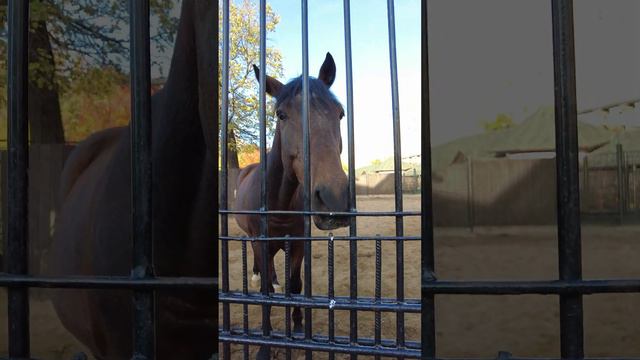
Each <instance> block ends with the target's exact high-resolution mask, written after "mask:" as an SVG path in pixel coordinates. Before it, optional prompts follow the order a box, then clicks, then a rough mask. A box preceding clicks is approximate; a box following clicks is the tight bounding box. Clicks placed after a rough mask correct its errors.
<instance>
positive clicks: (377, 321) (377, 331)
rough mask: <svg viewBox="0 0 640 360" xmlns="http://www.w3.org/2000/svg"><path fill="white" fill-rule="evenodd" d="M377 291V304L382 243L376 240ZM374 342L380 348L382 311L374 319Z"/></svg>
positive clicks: (380, 292) (380, 277) (379, 292)
mask: <svg viewBox="0 0 640 360" xmlns="http://www.w3.org/2000/svg"><path fill="white" fill-rule="evenodd" d="M375 272H376V274H375V289H374V297H375V300H376V303H379V302H380V300H381V298H382V241H380V240H379V239H376V270H375ZM373 328H374V340H375V345H376V346H380V345H381V342H382V316H381V313H380V310H376V313H375V319H374V324H373ZM375 360H380V356H379V355H376V357H375Z"/></svg>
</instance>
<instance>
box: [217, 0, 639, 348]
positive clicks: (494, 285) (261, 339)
mask: <svg viewBox="0 0 640 360" xmlns="http://www.w3.org/2000/svg"><path fill="white" fill-rule="evenodd" d="M349 3H350V1H349V0H344V22H345V44H346V63H347V98H348V99H347V105H348V112H347V114H348V117H347V121H348V130H349V133H348V143H349V146H348V149H349V189H350V196H351V201H350V210H351V211H349V212H347V213H345V214H343V215H347V216H350V217H351V219H352V220H351V226H350V231H349V235H348V236H345V237H342V238H340V239H339V240H345V241H349V244H350V249H349V250H350V269H351V270H350V271H351V273H350V275H351V276H350V279H351V282H350V296H349V297H347V298H336V297H335V296H333V288H332V287H331V286H332V281H333V280H332V277H331V275H329V277H330V280H329V291H328V292H329V294H327V295H322V296H318V295H312V294H311V293H310V289H311V286H310V284H309V282H310V280H311V277H310V272H311V270H312V266H311V256H310V255H311V248H310V242H311V241H314V242H323V241H328V243H327V248H328V250H327V251H328V254H329V255H328V257H329V262H330V265H329V269H330V271H329V274H332V265H331V261H332V260H331V259H332V258H333V256H334V254H333V241H335V240H338V239H336V238H334V237H330V238H328V239H327V238H326V237H311V236H310V229H309V228H310V225H309V216H310V215H312V214H316V212H313V211H310V209H309V206H308V205H309V203H308V201H307V202H305V205H306V206H305V209H304V211H302V212H299V213H298V215H300V216H304V217H305V219H306V221H305V225H306V226H305V234H304V236H301V237H297V238H283V239H273V238H268V236H267V232H266V217H267V216H269V215H274V214H277V213H280V212H276V211H267V210H266V209H268V208H267V206H266V202H265V201H266V200H265V198H264V191H263V193H262V195H263V198H262V199H263V204H262V205H263V206H262V209H261V210H257V211H255V212H252V213H256V214H260V215H261V216H262V219H263V226H262V228H261V236H259V237H256V238H251V239H249V238H246V237H234V236H229V234H228V229H229V228H228V215H230V214H233V213H234V212H233V211H230V210H229V209H228V206H227V205H228V203H227V199H226V198H225V199H223V200H222V201H221V208H220V216H221V219H222V226H223V227H222V229H223V231H222V232H221V234H220V237H219V238H220V241H221V248H222V257H221V261H222V288H221V290H220V292H219V300H220V302H222V304H223V319H222V326H221V328H220V336H219V340H220V341H221V343H222V345H221V346H222V348H223V357H224V358H225V359H231V351H230V346H231V344H240V345H241V346H243V347H244V352H243V358H245V359H247V358H248V357H249V351H248V350H247V349H248V347H249V346H250V345H253V346H263V347H274V348H284V349H285V351H286V357H287V358H288V359H289V358H291V350H292V349H301V350H304V351H305V355H306V358H307V359H311V358H312V356H313V354H314V352H324V353H328V354H329V357H330V358H334V357H335V354H336V353H346V354H350V355H351V358H352V359H354V358H357V357H358V355H374V356H376V357H380V356H387V357H396V358H422V359H436V358H438V357H437V337H436V329H437V322H436V318H435V310H436V309H435V301H434V300H435V297H436V296H438V295H444V294H447V295H477V296H481V295H522V294H540V295H556V296H558V299H559V303H560V323H559V326H560V338H561V349H560V355H561V358H562V359H583V358H584V325H583V321H584V320H583V319H584V316H583V305H582V300H583V296H584V295H589V294H599V293H638V292H640V279H628V280H617V279H610V280H583V278H582V258H581V256H582V251H581V214H580V185H579V184H580V171H579V161H578V160H579V159H578V136H577V131H578V130H577V109H576V85H575V54H574V29H573V1H571V0H551V9H552V27H553V31H552V36H553V64H554V89H555V124H556V165H555V166H556V180H557V181H556V190H557V200H556V201H557V203H556V210H557V230H558V262H559V270H560V271H559V278H558V279H557V280H553V281H448V280H444V279H438V278H437V268H436V266H435V265H436V258H435V252H434V232H433V228H434V221H433V219H434V216H433V215H434V214H433V204H432V202H431V201H422V205H421V211H420V212H419V213H408V212H405V211H403V203H402V187H401V184H402V181H401V180H402V179H401V174H400V172H399V171H396V172H395V173H394V177H395V213H393V214H388V213H387V214H385V215H389V216H393V217H395V219H396V236H395V237H390V238H389V239H388V240H390V241H392V242H395V244H396V254H397V260H398V261H397V266H398V268H397V269H396V270H397V274H401V273H402V270H403V266H404V264H403V263H402V261H401V259H402V253H403V245H404V243H405V242H406V241H411V240H420V242H421V245H422V247H421V257H422V264H421V284H422V285H421V301H420V302H416V301H414V300H413V299H406V298H405V296H404V293H403V291H402V288H403V286H402V284H403V282H404V279H403V278H402V276H399V277H398V283H397V289H398V292H397V293H396V296H395V298H393V299H380V297H379V296H378V294H379V293H378V292H377V291H376V297H374V298H373V299H363V298H360V297H358V289H357V287H356V281H357V279H358V274H357V268H356V266H355V264H356V263H357V245H358V243H359V241H367V240H369V239H367V238H365V237H358V236H357V234H356V228H355V226H354V223H355V219H356V217H358V216H371V214H363V213H360V212H358V211H357V207H356V203H355V174H354V169H353V159H354V153H353V152H354V149H353V138H354V133H353V121H354V118H355V117H354V114H353V107H352V96H353V91H354V89H353V84H352V82H351V42H350V40H351V39H350V14H349ZM387 5H388V23H389V49H390V54H389V56H390V63H391V69H390V76H391V79H392V81H391V84H392V91H391V95H392V99H393V118H392V119H391V120H392V122H393V125H394V126H393V128H394V132H393V137H394V151H395V152H394V154H395V156H394V160H395V162H394V165H395V169H400V164H401V162H400V159H401V154H400V134H399V122H400V117H399V113H398V107H397V104H398V92H397V89H398V88H397V85H398V84H397V75H396V67H397V66H396V62H395V50H396V48H395V38H394V36H395V35H394V26H395V25H394V21H395V20H394V14H393V6H394V2H393V0H388V1H387ZM421 5H422V9H421V16H422V44H421V46H422V93H421V99H422V108H421V109H422V116H421V122H422V144H421V154H422V157H421V162H422V166H421V168H422V174H423V175H424V176H422V177H421V187H420V189H421V194H422V197H423V199H425V200H427V199H431V195H432V178H431V158H430V147H431V146H430V135H431V134H430V127H429V122H430V104H429V66H428V65H429V64H428V59H429V57H428V31H427V30H428V29H427V18H428V16H427V15H428V11H427V10H428V4H427V1H426V0H423V1H422V2H421ZM228 11H229V0H224V1H223V16H224V18H223V32H224V36H223V41H224V43H223V52H222V54H223V60H222V64H223V66H222V71H223V76H222V79H223V92H222V94H221V96H222V99H223V101H222V104H223V107H222V114H221V119H222V129H223V133H222V146H221V149H222V151H223V164H222V170H221V171H222V176H223V181H226V180H225V178H226V174H227V169H226V157H225V154H224V151H226V140H227V138H226V126H227V124H226V121H225V119H227V118H228V117H227V111H228V109H227V107H226V105H225V104H227V103H226V99H227V96H228V94H227V88H226V87H225V85H224V84H227V85H228V83H227V82H228V74H227V69H228V66H229V62H228V61H229V60H228V56H229V38H228V32H229V13H228ZM301 13H302V39H301V43H302V47H301V48H302V59H303V78H306V77H307V76H308V67H307V56H308V52H307V41H308V38H307V36H308V33H307V1H306V0H302V1H301ZM264 17H265V1H264V0H262V1H260V19H261V21H260V23H261V29H260V31H261V33H260V35H261V36H260V38H261V42H260V51H261V58H260V67H261V69H265V57H264V54H265V40H266V39H265V33H266V31H265V28H264ZM261 76H262V78H261V79H260V84H261V85H260V119H261V129H260V130H261V142H260V146H261V151H262V154H261V155H262V156H261V168H262V169H263V170H264V169H265V164H264V161H265V157H266V143H265V139H264V133H265V128H264V114H265V101H264V90H265V87H264V72H262V73H261ZM306 86H307V85H306V84H305V90H304V94H305V95H304V96H305V101H304V104H306V96H308V90H307V88H306ZM303 106H304V107H303V113H306V111H307V108H306V105H303ZM303 119H304V120H305V121H303V124H305V125H304V126H305V128H304V144H305V168H306V169H307V170H308V168H309V167H308V160H309V158H308V148H307V144H308V137H309V133H308V127H307V125H306V120H307V119H306V117H305V118H303ZM263 173H264V172H263ZM264 181H265V180H264V178H263V184H264ZM308 184H309V183H308V171H306V172H305V186H304V191H305V194H306V198H307V199H308V196H309V195H308V194H309V191H310V189H309V186H308ZM263 189H264V185H263ZM227 195H228V193H227V187H226V186H225V187H224V188H223V189H222V191H221V196H223V197H226V196H227ZM326 215H329V214H326ZM341 215H342V214H341ZM418 215H419V216H420V218H421V236H420V237H418V238H412V237H406V236H404V233H403V219H404V217H405V216H418ZM249 240H252V241H256V242H259V243H260V244H262V246H266V244H267V242H268V241H270V240H289V241H290V242H293V241H306V243H305V260H304V261H305V279H304V280H305V291H304V295H300V296H293V295H291V294H290V293H289V292H286V293H285V294H284V295H277V294H270V293H269V292H268V291H263V292H262V293H261V294H257V293H250V292H249V291H248V288H247V286H246V280H245V281H243V289H242V291H241V292H232V291H230V287H229V247H228V246H229V242H230V241H240V242H241V243H242V261H243V266H242V277H243V279H246V278H247V271H246V268H247V266H246V241H249ZM382 240H384V239H377V240H376V239H374V241H378V242H380V241H382ZM288 256H289V255H288V253H286V254H285V262H286V263H287V264H288V261H287V260H286V259H288ZM376 256H377V257H378V256H380V255H379V253H378V252H376ZM376 260H377V258H376ZM376 265H378V262H376ZM287 269H288V266H285V272H287V271H288V270H287ZM379 271H380V270H379V268H378V267H376V278H377V277H378V276H379V275H380V273H379ZM307 275H309V276H307ZM263 281H264V279H263ZM285 286H286V285H285ZM232 304H242V305H243V310H242V311H243V318H245V319H246V318H247V305H248V304H252V305H260V306H262V309H263V310H262V311H263V318H264V316H268V314H269V309H270V307H273V306H278V307H285V308H286V309H287V310H288V309H289V307H291V306H301V307H303V308H304V309H305V325H306V328H305V331H304V333H303V334H292V333H291V327H290V325H289V323H288V321H290V319H289V318H287V319H286V321H287V324H286V325H287V326H286V331H285V332H284V333H277V332H272V331H271V329H269V328H263V329H262V331H255V330H250V329H249V328H248V326H247V322H246V321H245V322H244V326H243V327H242V328H237V329H236V328H232V327H231V324H230V315H229V312H230V306H231V305H232ZM312 309H323V310H327V311H328V312H329V317H328V319H329V320H328V321H329V329H335V323H334V322H333V311H335V310H336V309H345V310H348V311H349V312H350V321H349V335H348V336H346V337H339V336H335V334H334V333H333V332H332V330H330V331H329V333H328V334H326V335H324V334H316V335H314V334H312V329H313V327H311V325H310V322H311V320H312V317H311V310H312ZM358 311H374V312H376V314H378V313H379V312H381V311H388V312H392V313H395V314H396V324H395V325H396V338H395V339H381V338H380V336H379V324H380V323H379V321H377V320H378V319H379V317H377V318H376V323H375V326H376V337H375V338H374V339H366V338H361V337H360V336H359V334H358V332H357V330H358V322H357V320H358V317H357V314H358ZM410 312H420V313H421V330H422V334H421V341H420V342H419V343H414V342H408V341H405V333H404V315H405V313H410ZM265 314H266V315H265ZM497 358H499V359H516V358H517V357H514V356H512V355H511V354H510V353H509V352H507V351H504V352H500V353H499V354H498V355H497Z"/></svg>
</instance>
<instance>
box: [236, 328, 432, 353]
mask: <svg viewBox="0 0 640 360" xmlns="http://www.w3.org/2000/svg"><path fill="white" fill-rule="evenodd" d="M260 333H261V331H260V330H258V329H255V330H251V331H249V332H248V333H247V334H246V335H247V336H260ZM225 334H232V335H244V330H243V329H240V328H232V329H231V330H230V332H228V333H225ZM272 336H273V338H274V339H279V340H282V339H286V338H287V335H286V334H285V333H282V332H281V331H273V333H272ZM291 337H292V338H293V339H296V340H297V339H304V333H293V334H292V335H291ZM311 340H313V341H315V342H320V343H328V342H329V337H328V336H326V335H317V334H316V335H313V337H312V338H311ZM332 341H333V342H334V343H336V344H348V343H349V337H348V336H334V337H333V340H332ZM355 342H356V343H358V344H360V345H364V346H374V345H376V343H375V339H372V338H369V337H358V338H357V339H356V341H355ZM395 345H396V341H395V340H391V339H382V340H381V341H380V346H382V347H391V346H395ZM405 345H406V347H407V349H419V348H420V343H419V342H417V341H407V342H406V343H405Z"/></svg>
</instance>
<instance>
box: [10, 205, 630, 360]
mask: <svg viewBox="0 0 640 360" xmlns="http://www.w3.org/2000/svg"><path fill="white" fill-rule="evenodd" d="M404 204H405V208H406V209H407V210H417V209H418V208H419V204H420V198H419V197H418V196H407V197H405V199H404ZM358 208H359V209H361V210H362V211H385V210H393V198H392V197H361V198H358ZM394 223H395V221H394V219H393V218H361V219H359V220H358V233H359V235H361V236H366V235H375V234H382V235H393V234H394V232H395V230H394ZM230 225H231V233H232V234H235V235H241V232H240V230H239V229H238V228H237V226H235V222H234V221H231V222H230ZM419 229H420V227H419V220H418V218H407V220H406V221H405V234H406V235H418V234H419ZM314 233H315V234H322V233H323V232H319V231H318V230H317V229H314ZM335 234H336V235H339V234H345V231H344V230H343V231H340V232H337V231H336V232H335ZM582 235H583V254H584V255H583V270H584V277H585V278H600V279H602V278H638V277H640V261H638V254H640V241H639V239H640V236H639V235H640V226H625V227H607V226H586V225H585V226H583V229H582ZM230 248H231V251H230V259H231V263H230V269H231V271H230V273H231V288H232V289H238V290H240V289H241V288H242V271H241V269H242V268H241V250H240V244H239V243H232V244H231V245H230ZM419 250H420V244H419V242H407V243H406V244H405V248H404V253H405V254H404V255H405V257H404V260H405V261H404V264H405V265H404V268H405V269H404V276H405V294H406V297H407V298H418V297H419V268H420V251H419ZM335 253H336V259H335V291H336V295H348V293H349V281H348V279H349V260H348V259H349V252H348V243H342V242H336V245H335ZM326 254H327V248H326V243H325V242H322V243H321V242H318V243H316V244H314V247H313V261H312V265H313V269H314V270H313V274H312V285H313V292H314V294H317V295H323V294H326V293H327V276H326V272H327V256H326ZM251 256H252V253H251V250H250V246H249V251H248V257H249V264H251V263H252V259H251ZM283 258H284V256H283V254H282V253H280V254H279V255H278V256H277V257H276V260H277V264H276V267H277V270H278V275H279V278H280V281H281V282H283V281H284V277H283V272H284V266H283V260H284V259H283ZM382 266H383V271H384V277H383V279H382V280H383V284H382V292H383V296H384V297H395V284H396V274H395V267H396V264H395V244H385V245H384V247H383V259H382ZM436 267H437V276H438V278H439V279H443V280H444V279H457V280H462V279H465V280H541V279H555V278H557V272H558V270H557V269H558V265H557V235H556V229H555V228H554V227H531V228H525V227H519V228H482V229H475V230H474V232H470V231H469V230H468V229H437V230H436ZM250 268H251V267H249V269H250ZM374 269H375V246H374V242H373V241H364V242H361V243H360V245H359V247H358V288H359V293H360V295H361V296H368V297H370V296H373V291H374ZM34 295H35V296H33V297H32V301H31V309H30V311H31V315H30V316H31V331H32V333H31V344H32V356H33V357H34V358H39V359H46V360H58V359H60V360H62V359H64V360H69V359H71V357H72V355H73V354H75V353H76V352H78V351H80V350H83V347H82V346H81V345H80V344H79V343H78V342H77V341H76V340H75V339H74V338H73V337H72V336H71V335H70V334H69V333H67V332H66V331H65V330H64V329H63V328H62V327H61V325H60V322H59V320H58V318H57V316H56V315H55V313H54V312H53V309H52V307H51V304H50V303H49V302H47V301H46V300H44V296H42V295H41V294H40V295H39V294H37V293H34ZM70 295H71V294H70ZM436 299H437V300H436V327H437V346H438V349H437V350H438V351H437V352H438V356H439V357H495V356H496V354H497V352H498V351H500V350H504V351H509V352H511V353H512V354H514V355H515V356H523V357H545V356H546V357H558V356H559V349H560V343H559V317H558V311H559V310H558V300H557V297H555V296H535V295H532V296H529V295H527V296H438V297H437V298H436ZM638 304H640V295H636V294H622V295H616V294H612V295H592V296H587V297H585V299H584V310H585V349H586V355H587V356H590V357H600V356H602V357H605V356H609V357H612V356H627V357H630V356H640V327H638V324H640V307H639V306H638ZM0 308H4V309H6V293H5V292H4V290H2V292H0ZM231 308H232V313H231V314H232V317H231V320H232V321H231V322H232V324H231V325H232V326H233V327H237V328H241V327H242V306H241V305H233V306H232V307H231ZM260 316H261V310H260V308H259V307H250V311H249V321H250V327H251V328H253V329H258V328H259V326H260ZM271 318H272V324H273V326H274V327H275V328H276V329H278V330H282V329H284V311H283V310H282V309H278V310H276V309H274V310H273V313H272V316H271ZM335 319H336V334H337V335H345V336H346V335H348V326H349V319H348V313H347V312H336V315H335ZM358 321H359V334H360V335H361V336H365V337H371V336H372V335H373V314H372V313H369V312H361V313H360V314H359V316H358ZM382 321H383V323H382V324H383V337H385V338H390V339H393V338H395V324H396V318H395V315H393V314H390V315H384V316H383V318H382ZM405 323H406V327H405V331H406V334H407V339H408V340H418V338H419V335H420V323H419V314H406V315H405ZM327 329H328V320H327V311H326V310H317V311H314V312H313V331H314V333H315V334H324V335H326V333H327ZM250 350H251V352H252V354H253V353H255V351H256V349H254V348H251V349H250ZM232 351H233V359H238V358H242V346H232ZM6 354H7V326H6V311H0V356H6ZM283 354H284V351H283V350H280V349H274V351H273V358H274V359H283V358H284V355H283ZM301 357H302V354H301V353H299V352H294V356H293V358H294V359H299V358H301ZM324 358H326V355H325V354H322V353H317V354H314V359H324ZM336 358H338V359H342V358H344V357H341V356H337V357H336ZM361 358H362V359H366V358H367V357H361Z"/></svg>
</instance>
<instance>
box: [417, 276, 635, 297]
mask: <svg viewBox="0 0 640 360" xmlns="http://www.w3.org/2000/svg"><path fill="white" fill-rule="evenodd" d="M422 291H423V292H424V293H427V294H441V295H443V294H464V295H527V294H531V295H559V294H604V293H640V279H617V280H576V281H562V280H550V281H434V282H429V283H427V284H425V285H423V286H422Z"/></svg>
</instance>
